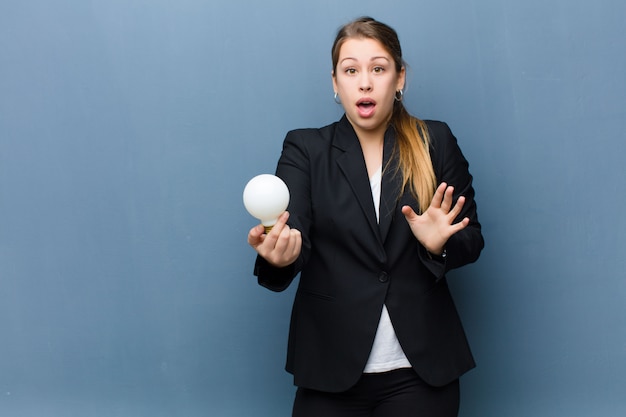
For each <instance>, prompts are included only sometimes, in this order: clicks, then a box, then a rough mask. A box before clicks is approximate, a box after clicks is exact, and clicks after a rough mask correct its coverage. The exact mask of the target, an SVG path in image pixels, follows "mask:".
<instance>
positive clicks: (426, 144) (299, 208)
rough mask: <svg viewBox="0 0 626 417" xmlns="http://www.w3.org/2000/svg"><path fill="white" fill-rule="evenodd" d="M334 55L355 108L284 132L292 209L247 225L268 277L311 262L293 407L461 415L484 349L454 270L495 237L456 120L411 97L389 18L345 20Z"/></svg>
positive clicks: (300, 303) (294, 324)
mask: <svg viewBox="0 0 626 417" xmlns="http://www.w3.org/2000/svg"><path fill="white" fill-rule="evenodd" d="M332 61H333V72H332V82H333V87H334V90H335V100H336V101H338V102H340V103H341V105H342V106H343V108H344V110H345V115H344V116H343V117H342V118H341V120H339V121H338V122H336V123H333V124H331V125H329V126H326V127H323V128H321V129H301V130H295V131H292V132H289V133H288V134H287V137H286V139H285V141H284V145H283V151H282V155H281V157H280V160H279V162H278V167H277V170H276V175H278V176H279V177H281V178H282V179H283V180H284V181H285V183H286V184H287V186H288V187H289V191H290V194H291V201H290V203H289V207H288V209H287V212H285V213H284V214H283V215H282V216H281V217H280V219H279V222H278V223H277V224H276V225H275V226H274V228H273V229H272V230H271V232H270V233H269V234H265V233H264V228H263V226H261V225H258V226H256V227H254V228H252V229H251V230H250V232H249V234H248V243H249V244H250V245H251V246H252V247H253V248H254V249H255V250H256V251H257V253H258V256H257V261H256V264H255V271H254V273H255V275H257V276H258V280H259V283H260V284H261V285H263V286H265V287H267V288H269V289H271V290H273V291H282V290H284V289H285V288H287V287H288V286H289V284H290V283H291V282H292V280H293V279H294V277H295V276H296V275H297V274H298V273H300V280H299V284H298V290H297V293H296V296H295V300H294V305H293V311H292V317H291V326H290V332H289V344H288V354H287V366H286V369H287V371H288V372H290V373H292V374H293V375H294V383H295V385H296V386H297V387H298V390H297V393H296V399H295V402H294V409H293V416H296V417H308V416H315V417H319V416H324V417H333V416H380V417H389V416H393V417H404V416H407V417H408V416H422V417H423V416H437V417H446V416H456V415H457V413H458V406H459V383H458V378H459V376H460V375H462V374H463V373H464V372H466V371H468V370H469V369H471V368H473V367H474V361H473V358H472V354H471V352H470V349H469V347H468V344H467V341H466V337H465V334H464V331H463V328H462V325H461V321H460V319H459V317H458V314H457V311H456V309H455V306H454V303H453V301H452V298H451V296H450V292H449V290H448V285H447V283H446V277H445V274H446V272H447V271H449V270H450V269H452V268H457V267H460V266H462V265H465V264H468V263H471V262H474V261H475V260H476V259H478V256H479V254H480V252H481V250H482V248H483V245H484V243H483V238H482V235H481V228H480V224H479V223H478V218H477V214H476V204H475V202H474V190H473V188H472V176H471V175H470V173H469V171H468V163H467V161H466V160H465V158H464V157H463V155H462V153H461V151H460V149H459V147H458V146H457V142H456V139H455V137H454V136H453V135H452V133H451V131H450V129H449V128H448V126H447V125H446V124H445V123H442V122H435V121H422V120H419V119H417V118H415V117H413V116H411V115H410V114H409V113H408V112H407V111H406V109H405V107H404V106H403V103H402V98H403V94H404V92H403V91H404V85H405V77H406V70H405V66H404V62H403V59H402V52H401V48H400V43H399V40H398V36H397V34H396V32H395V31H394V30H393V29H392V28H390V27H389V26H387V25H385V24H383V23H381V22H378V21H376V20H374V19H371V18H360V19H357V20H355V21H353V22H351V23H349V24H347V25H345V26H344V27H342V28H341V29H340V30H339V32H338V34H337V38H336V40H335V43H334V45H333V48H332Z"/></svg>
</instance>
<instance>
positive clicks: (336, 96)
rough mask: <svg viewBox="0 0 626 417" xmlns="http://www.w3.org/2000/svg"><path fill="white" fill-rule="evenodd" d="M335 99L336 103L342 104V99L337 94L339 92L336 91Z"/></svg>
mask: <svg viewBox="0 0 626 417" xmlns="http://www.w3.org/2000/svg"><path fill="white" fill-rule="evenodd" d="M334 100H335V103H337V104H341V100H340V99H339V95H337V92H335V98H334Z"/></svg>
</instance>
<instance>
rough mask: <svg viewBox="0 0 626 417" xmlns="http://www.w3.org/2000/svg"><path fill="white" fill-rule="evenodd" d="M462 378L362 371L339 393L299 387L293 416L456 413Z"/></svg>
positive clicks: (441, 416)
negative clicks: (434, 382)
mask: <svg viewBox="0 0 626 417" xmlns="http://www.w3.org/2000/svg"><path fill="white" fill-rule="evenodd" d="M459 400H460V393H459V381H458V380H456V381H454V382H452V383H451V384H449V385H446V386H444V387H432V386H430V385H428V384H426V383H425V382H424V381H422V379H421V378H420V377H419V376H418V375H417V374H416V373H415V371H413V369H409V368H406V369H398V370H394V371H390V372H384V373H378V374H363V376H362V377H361V379H359V381H358V382H357V384H356V385H355V386H354V387H352V388H350V389H349V390H348V391H345V392H340V393H328V392H320V391H315V390H311V389H305V388H298V390H297V391H296V399H295V401H294V405H293V414H292V417H322V416H323V417H456V416H457V415H458V412H459Z"/></svg>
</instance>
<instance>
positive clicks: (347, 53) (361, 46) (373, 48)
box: [339, 38, 392, 61]
mask: <svg viewBox="0 0 626 417" xmlns="http://www.w3.org/2000/svg"><path fill="white" fill-rule="evenodd" d="M375 58H387V59H388V60H390V61H391V60H392V59H391V55H390V54H389V52H387V49H385V47H384V46H383V44H382V43H380V42H379V41H377V40H375V39H370V38H350V39H348V40H346V41H345V42H344V43H343V45H341V49H340V50H339V61H342V60H344V59H353V60H357V61H370V60H372V59H375Z"/></svg>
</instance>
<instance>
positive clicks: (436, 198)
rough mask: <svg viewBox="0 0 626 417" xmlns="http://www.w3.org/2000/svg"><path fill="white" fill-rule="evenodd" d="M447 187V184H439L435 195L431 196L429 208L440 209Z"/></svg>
mask: <svg viewBox="0 0 626 417" xmlns="http://www.w3.org/2000/svg"><path fill="white" fill-rule="evenodd" d="M447 186H448V184H446V183H445V182H442V183H441V184H439V187H437V189H436V190H435V195H433V199H432V201H431V202H430V206H431V207H433V208H440V207H441V201H442V200H443V196H444V193H445V191H446V187H447Z"/></svg>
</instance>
